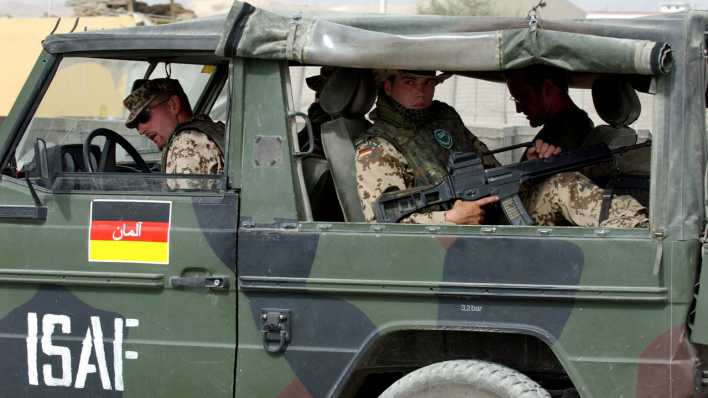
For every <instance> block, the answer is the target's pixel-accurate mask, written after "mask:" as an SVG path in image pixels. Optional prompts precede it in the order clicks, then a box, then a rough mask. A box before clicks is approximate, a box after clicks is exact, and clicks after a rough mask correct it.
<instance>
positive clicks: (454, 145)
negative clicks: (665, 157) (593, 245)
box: [355, 71, 647, 228]
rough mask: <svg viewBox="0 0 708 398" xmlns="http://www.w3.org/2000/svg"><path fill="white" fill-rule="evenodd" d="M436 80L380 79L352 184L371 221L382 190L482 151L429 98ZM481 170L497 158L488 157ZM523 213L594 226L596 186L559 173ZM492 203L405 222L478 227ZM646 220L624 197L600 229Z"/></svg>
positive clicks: (418, 76) (405, 74) (545, 153)
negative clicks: (461, 154) (452, 157)
mask: <svg viewBox="0 0 708 398" xmlns="http://www.w3.org/2000/svg"><path fill="white" fill-rule="evenodd" d="M439 83H440V77H438V76H435V72H424V71H392V72H390V73H388V74H387V77H386V78H385V79H384V80H383V82H382V89H383V90H382V92H380V93H379V98H378V100H377V106H376V109H374V111H372V112H371V114H370V115H369V116H370V118H371V120H372V121H373V122H374V125H373V126H372V128H371V129H370V130H369V131H368V132H367V134H366V135H365V136H364V137H362V139H360V140H358V141H357V148H356V155H355V156H356V159H355V166H356V173H357V189H358V193H359V199H360V200H361V204H362V208H363V211H364V216H365V219H366V220H367V221H368V222H373V221H374V220H375V218H374V213H373V209H372V204H373V202H374V201H375V200H376V198H378V197H379V196H380V195H381V194H382V193H384V192H388V191H393V190H402V189H407V188H411V187H415V186H423V185H428V184H433V183H436V182H439V181H440V179H441V178H443V177H444V176H445V175H446V173H447V171H446V164H447V158H448V156H449V154H450V152H452V151H475V152H478V153H483V152H486V151H487V147H486V145H484V143H482V142H481V141H480V140H479V139H477V137H475V136H474V135H473V134H472V133H471V132H470V131H469V130H467V128H466V127H465V126H464V123H463V122H462V119H461V118H460V116H459V115H458V114H457V112H455V110H454V109H453V108H452V107H450V106H448V105H446V104H444V103H442V102H438V101H433V96H434V94H435V86H436V85H437V84H439ZM559 151H560V149H559V148H557V147H555V146H553V145H548V144H546V143H544V142H543V141H542V140H537V141H536V142H535V145H534V146H533V147H531V148H529V151H528V158H529V159H535V158H546V157H549V156H553V155H554V154H557V153H558V152H559ZM482 162H483V164H484V166H485V167H495V166H498V165H499V163H498V162H497V161H496V159H494V157H493V156H491V155H485V156H483V158H482ZM523 199H524V204H525V205H526V208H527V210H528V211H529V215H530V216H531V217H532V218H533V219H534V221H535V222H536V223H538V224H543V225H564V224H565V225H568V224H571V225H580V226H597V225H598V224H599V214H600V207H601V203H602V190H601V189H600V188H598V187H597V186H596V185H595V184H593V183H592V182H591V181H590V180H589V179H588V178H587V177H585V176H583V175H582V174H580V173H562V174H558V175H556V176H553V177H551V178H548V179H546V180H544V181H542V182H541V183H540V184H538V185H536V186H535V187H532V188H531V189H527V190H526V191H525V192H523ZM496 201H498V198H497V197H486V198H482V199H480V200H477V201H459V200H458V201H456V202H455V203H454V204H453V206H452V208H450V209H441V208H435V209H428V210H427V211H425V212H420V213H416V214H413V215H411V216H410V217H408V218H406V219H404V220H403V222H406V223H420V224H481V223H482V222H483V221H484V214H485V210H484V206H485V205H488V204H490V203H494V202H496ZM646 223H647V216H646V209H645V208H644V207H642V206H641V205H640V204H639V203H638V202H637V201H636V200H634V199H633V198H631V197H629V196H619V197H616V198H615V199H614V200H613V201H612V205H611V208H610V215H609V217H608V218H607V220H605V221H603V223H602V226H607V227H618V228H633V227H638V226H643V225H645V224H646Z"/></svg>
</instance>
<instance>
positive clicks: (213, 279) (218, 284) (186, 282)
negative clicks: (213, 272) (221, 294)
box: [170, 275, 229, 290]
mask: <svg viewBox="0 0 708 398" xmlns="http://www.w3.org/2000/svg"><path fill="white" fill-rule="evenodd" d="M170 284H171V285H172V286H173V287H176V288H188V289H189V288H191V289H199V288H202V289H203V288H207V289H209V290H228V289H229V277H228V276H218V275H217V276H198V277H189V276H188V277H176V276H173V277H171V278H170Z"/></svg>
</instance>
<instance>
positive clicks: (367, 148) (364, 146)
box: [356, 140, 381, 159]
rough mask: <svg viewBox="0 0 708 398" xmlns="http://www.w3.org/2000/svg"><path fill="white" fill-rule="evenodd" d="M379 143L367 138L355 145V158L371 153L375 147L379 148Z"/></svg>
mask: <svg viewBox="0 0 708 398" xmlns="http://www.w3.org/2000/svg"><path fill="white" fill-rule="evenodd" d="M380 146H381V145H380V144H379V143H377V142H375V141H373V140H367V141H364V142H363V143H361V144H360V145H359V146H357V149H356V158H357V159H361V158H365V157H367V156H369V155H371V154H372V153H373V152H374V150H375V149H377V148H379V147H380Z"/></svg>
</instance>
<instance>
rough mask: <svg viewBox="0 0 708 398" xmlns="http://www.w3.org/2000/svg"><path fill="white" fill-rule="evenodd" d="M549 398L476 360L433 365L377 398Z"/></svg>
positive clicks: (526, 380)
mask: <svg viewBox="0 0 708 398" xmlns="http://www.w3.org/2000/svg"><path fill="white" fill-rule="evenodd" d="M433 397H435V398H437V397H445V398H463V397H464V398H550V397H551V395H550V394H549V393H548V392H547V391H546V390H544V389H543V388H542V387H541V386H539V385H538V384H537V383H536V382H535V381H533V380H531V379H529V378H528V377H526V376H525V375H523V374H521V373H519V372H517V371H516V370H514V369H511V368H507V367H506V366H502V365H499V364H496V363H491V362H485V361H477V360H455V361H445V362H439V363H434V364H432V365H429V366H426V367H424V368H420V369H418V370H415V371H413V372H411V373H409V374H407V375H406V376H404V377H402V378H401V379H399V380H398V381H396V382H395V383H393V384H392V385H391V386H390V387H389V388H388V389H386V391H384V392H383V393H382V394H381V395H380V396H379V398H433Z"/></svg>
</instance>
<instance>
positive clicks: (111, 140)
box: [82, 128, 150, 173]
mask: <svg viewBox="0 0 708 398" xmlns="http://www.w3.org/2000/svg"><path fill="white" fill-rule="evenodd" d="M96 137H105V138H106V142H105V143H104V144H103V149H102V150H101V159H100V160H99V162H98V170H94V168H93V164H92V163H91V142H93V140H94V139H95V138H96ZM115 144H118V145H120V146H121V147H122V148H123V149H124V150H125V151H126V152H127V153H128V155H130V157H131V158H133V161H135V164H136V165H137V166H138V169H140V172H141V173H150V167H148V165H147V163H145V160H143V157H142V156H140V153H139V152H138V150H137V149H135V147H134V146H133V145H132V144H131V143H130V142H128V140H126V139H125V137H123V136H122V135H120V134H118V133H116V132H115V131H113V130H110V129H106V128H97V129H96V130H94V131H92V132H91V134H89V135H88V137H86V139H85V140H84V144H83V148H82V149H83V150H82V152H83V156H84V165H86V169H87V170H88V171H90V172H91V173H95V172H96V171H99V172H101V171H105V170H106V163H108V157H109V155H110V149H111V146H113V145H115Z"/></svg>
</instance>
